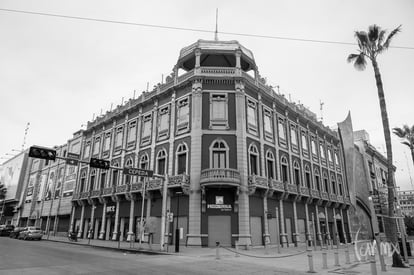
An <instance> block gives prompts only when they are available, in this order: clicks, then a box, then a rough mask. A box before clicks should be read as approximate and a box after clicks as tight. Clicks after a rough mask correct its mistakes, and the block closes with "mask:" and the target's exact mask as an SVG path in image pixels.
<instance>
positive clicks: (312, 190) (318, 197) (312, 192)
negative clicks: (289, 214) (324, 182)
mask: <svg viewBox="0 0 414 275" xmlns="http://www.w3.org/2000/svg"><path fill="white" fill-rule="evenodd" d="M311 196H312V198H315V199H320V198H321V196H320V194H319V190H315V189H311Z"/></svg>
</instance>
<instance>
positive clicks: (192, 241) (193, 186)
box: [187, 79, 203, 246]
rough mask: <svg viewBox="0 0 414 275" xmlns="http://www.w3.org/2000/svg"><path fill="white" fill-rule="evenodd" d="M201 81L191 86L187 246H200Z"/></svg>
mask: <svg viewBox="0 0 414 275" xmlns="http://www.w3.org/2000/svg"><path fill="white" fill-rule="evenodd" d="M202 86H203V84H202V80H201V79H196V80H194V82H193V84H192V106H191V146H190V161H191V171H190V179H191V181H190V195H189V210H188V234H187V244H188V245H191V246H201V203H200V202H201V189H200V175H201V136H202V131H201V119H202Z"/></svg>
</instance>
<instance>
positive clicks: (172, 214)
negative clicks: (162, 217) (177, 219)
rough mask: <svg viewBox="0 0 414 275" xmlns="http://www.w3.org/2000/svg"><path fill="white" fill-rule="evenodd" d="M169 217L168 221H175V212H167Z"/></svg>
mask: <svg viewBox="0 0 414 275" xmlns="http://www.w3.org/2000/svg"><path fill="white" fill-rule="evenodd" d="M167 219H168V222H173V221H174V213H172V212H170V213H167Z"/></svg>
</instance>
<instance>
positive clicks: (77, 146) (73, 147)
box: [69, 141, 80, 154]
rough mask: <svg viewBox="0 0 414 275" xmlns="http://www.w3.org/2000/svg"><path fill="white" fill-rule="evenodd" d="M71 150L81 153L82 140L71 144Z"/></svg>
mask: <svg viewBox="0 0 414 275" xmlns="http://www.w3.org/2000/svg"><path fill="white" fill-rule="evenodd" d="M70 148H71V149H70V151H69V152H71V153H74V154H80V142H79V141H78V142H75V143H72V144H71V145H70Z"/></svg>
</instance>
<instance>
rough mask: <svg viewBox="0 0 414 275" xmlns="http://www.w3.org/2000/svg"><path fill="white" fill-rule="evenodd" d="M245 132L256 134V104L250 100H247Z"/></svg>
mask: <svg viewBox="0 0 414 275" xmlns="http://www.w3.org/2000/svg"><path fill="white" fill-rule="evenodd" d="M247 130H250V131H253V132H257V110H256V103H255V102H253V101H250V100H247Z"/></svg>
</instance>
